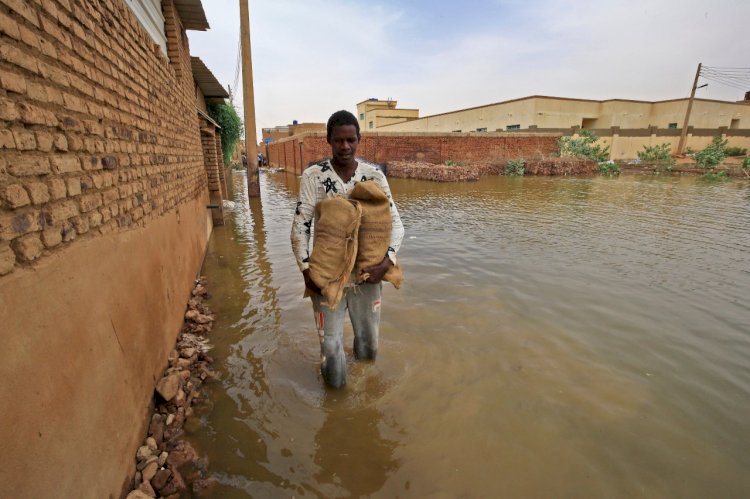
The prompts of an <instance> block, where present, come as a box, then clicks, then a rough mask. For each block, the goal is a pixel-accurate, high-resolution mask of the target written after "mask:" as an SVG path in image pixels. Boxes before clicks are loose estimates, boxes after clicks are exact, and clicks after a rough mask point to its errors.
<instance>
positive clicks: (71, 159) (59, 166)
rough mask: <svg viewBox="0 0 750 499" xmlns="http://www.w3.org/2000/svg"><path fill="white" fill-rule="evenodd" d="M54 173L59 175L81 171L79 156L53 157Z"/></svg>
mask: <svg viewBox="0 0 750 499" xmlns="http://www.w3.org/2000/svg"><path fill="white" fill-rule="evenodd" d="M52 171H54V172H55V173H58V174H60V173H70V172H77V171H81V160H80V159H79V158H78V156H70V155H59V156H53V157H52Z"/></svg>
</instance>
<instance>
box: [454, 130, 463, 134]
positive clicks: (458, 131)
mask: <svg viewBox="0 0 750 499" xmlns="http://www.w3.org/2000/svg"><path fill="white" fill-rule="evenodd" d="M453 131H454V132H457V133H460V132H461V130H453Z"/></svg>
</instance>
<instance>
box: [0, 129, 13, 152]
mask: <svg viewBox="0 0 750 499" xmlns="http://www.w3.org/2000/svg"><path fill="white" fill-rule="evenodd" d="M15 148H16V141H15V139H14V138H13V132H11V131H10V130H8V129H7V128H3V129H0V149H15Z"/></svg>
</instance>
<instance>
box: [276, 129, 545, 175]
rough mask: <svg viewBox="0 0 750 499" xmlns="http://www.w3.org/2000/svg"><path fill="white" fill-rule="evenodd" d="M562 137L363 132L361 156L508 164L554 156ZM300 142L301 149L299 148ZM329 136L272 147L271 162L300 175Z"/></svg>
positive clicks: (324, 152)
mask: <svg viewBox="0 0 750 499" xmlns="http://www.w3.org/2000/svg"><path fill="white" fill-rule="evenodd" d="M559 137H560V134H521V133H484V134H474V133H453V134H440V133H403V134H398V133H363V134H362V141H361V142H360V145H359V149H358V150H357V155H358V156H359V157H361V158H364V159H366V160H368V161H373V162H375V163H381V164H383V163H388V162H389V161H420V162H426V163H436V164H442V163H444V162H445V161H448V160H451V161H472V162H481V161H504V160H507V159H512V158H519V157H525V158H532V157H541V156H547V155H550V154H552V153H553V152H555V151H556V150H557V140H558V139H559ZM300 144H301V145H302V146H301V148H300ZM330 151H331V149H330V146H328V144H327V143H326V138H325V133H307V134H302V135H298V136H294V137H290V138H289V139H285V140H279V141H277V142H272V143H271V144H269V153H268V156H269V162H270V164H271V165H272V166H279V167H284V168H286V169H287V170H289V171H294V172H296V173H301V172H302V170H303V169H304V168H305V167H307V165H309V164H310V163H312V162H315V161H318V160H321V159H324V158H327V157H329V156H330V154H331V153H330Z"/></svg>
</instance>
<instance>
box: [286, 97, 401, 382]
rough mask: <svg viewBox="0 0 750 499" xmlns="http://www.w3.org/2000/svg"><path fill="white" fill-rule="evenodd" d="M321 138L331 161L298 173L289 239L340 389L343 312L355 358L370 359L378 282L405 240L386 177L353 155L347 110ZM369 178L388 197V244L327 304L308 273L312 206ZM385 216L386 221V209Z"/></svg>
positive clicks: (326, 362)
mask: <svg viewBox="0 0 750 499" xmlns="http://www.w3.org/2000/svg"><path fill="white" fill-rule="evenodd" d="M326 141H327V142H328V144H329V145H330V147H331V159H327V160H325V161H322V162H320V163H318V164H315V165H312V166H309V167H308V168H307V169H305V171H304V172H303V173H302V179H301V181H300V193H299V199H298V201H297V206H296V209H295V214H294V220H293V223H292V234H291V240H292V249H293V251H294V256H295V258H296V259H297V265H298V266H299V269H300V270H301V271H302V276H303V278H304V281H305V288H306V291H307V294H309V295H310V296H311V298H312V304H313V312H314V314H315V323H316V328H317V330H318V336H319V339H320V353H321V366H320V370H321V374H322V375H323V379H324V381H325V382H326V383H327V384H328V385H330V386H331V387H334V388H339V387H341V386H343V385H344V384H346V357H345V354H344V343H343V339H344V338H343V336H344V320H345V316H346V312H347V310H348V312H349V318H350V320H351V322H352V327H353V329H354V355H355V357H356V358H357V359H369V360H374V359H375V357H376V355H377V351H378V335H379V327H380V308H381V301H382V288H383V284H382V282H381V281H382V280H383V277H384V276H385V275H386V273H387V272H388V271H389V269H391V267H393V266H394V265H395V264H396V253H397V252H398V250H399V248H400V246H401V241H402V240H403V238H404V227H403V224H402V223H401V218H400V217H399V214H398V210H397V209H396V204H395V203H394V202H393V200H392V198H391V190H390V187H389V186H388V181H387V180H386V178H385V175H384V174H383V173H382V172H381V171H380V170H379V169H378V168H377V167H376V166H375V165H372V164H370V163H366V162H364V161H361V160H357V159H356V158H355V154H356V152H357V146H358V145H359V141H360V132H359V123H358V122H357V118H356V117H355V116H354V115H353V114H351V113H350V112H348V111H338V112H335V113H333V115H331V117H330V118H329V119H328V124H327V127H326ZM368 180H371V181H374V182H375V184H376V185H377V186H378V187H379V188H380V189H382V191H380V192H381V195H382V193H384V194H385V196H387V201H386V202H388V204H389V206H390V222H391V223H390V225H391V234H390V246H389V247H388V249H387V252H385V254H384V255H383V258H382V261H380V263H378V264H376V265H373V266H370V267H368V268H363V269H361V272H360V273H359V274H358V275H354V274H353V275H351V276H350V277H349V278H348V282H347V284H346V286H345V287H344V291H343V296H342V298H341V301H340V302H339V303H338V305H337V306H336V307H335V308H331V307H330V306H328V302H327V301H326V299H325V298H324V297H323V296H322V295H321V289H320V288H319V287H318V286H317V285H316V284H315V282H313V280H312V278H311V276H310V265H309V260H310V254H311V250H312V248H311V247H310V241H311V236H312V234H311V232H312V230H313V223H314V222H315V221H314V218H315V208H316V205H318V203H319V202H320V201H322V200H325V199H330V198H335V197H337V196H348V195H349V194H350V193H351V192H352V190H353V189H354V187H355V186H356V185H357V183H359V182H363V181H368ZM384 200H385V199H384ZM385 216H386V220H387V209H386V212H385ZM321 237H322V236H321ZM386 237H387V234H386ZM376 258H380V257H376ZM345 278H346V277H345Z"/></svg>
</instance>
